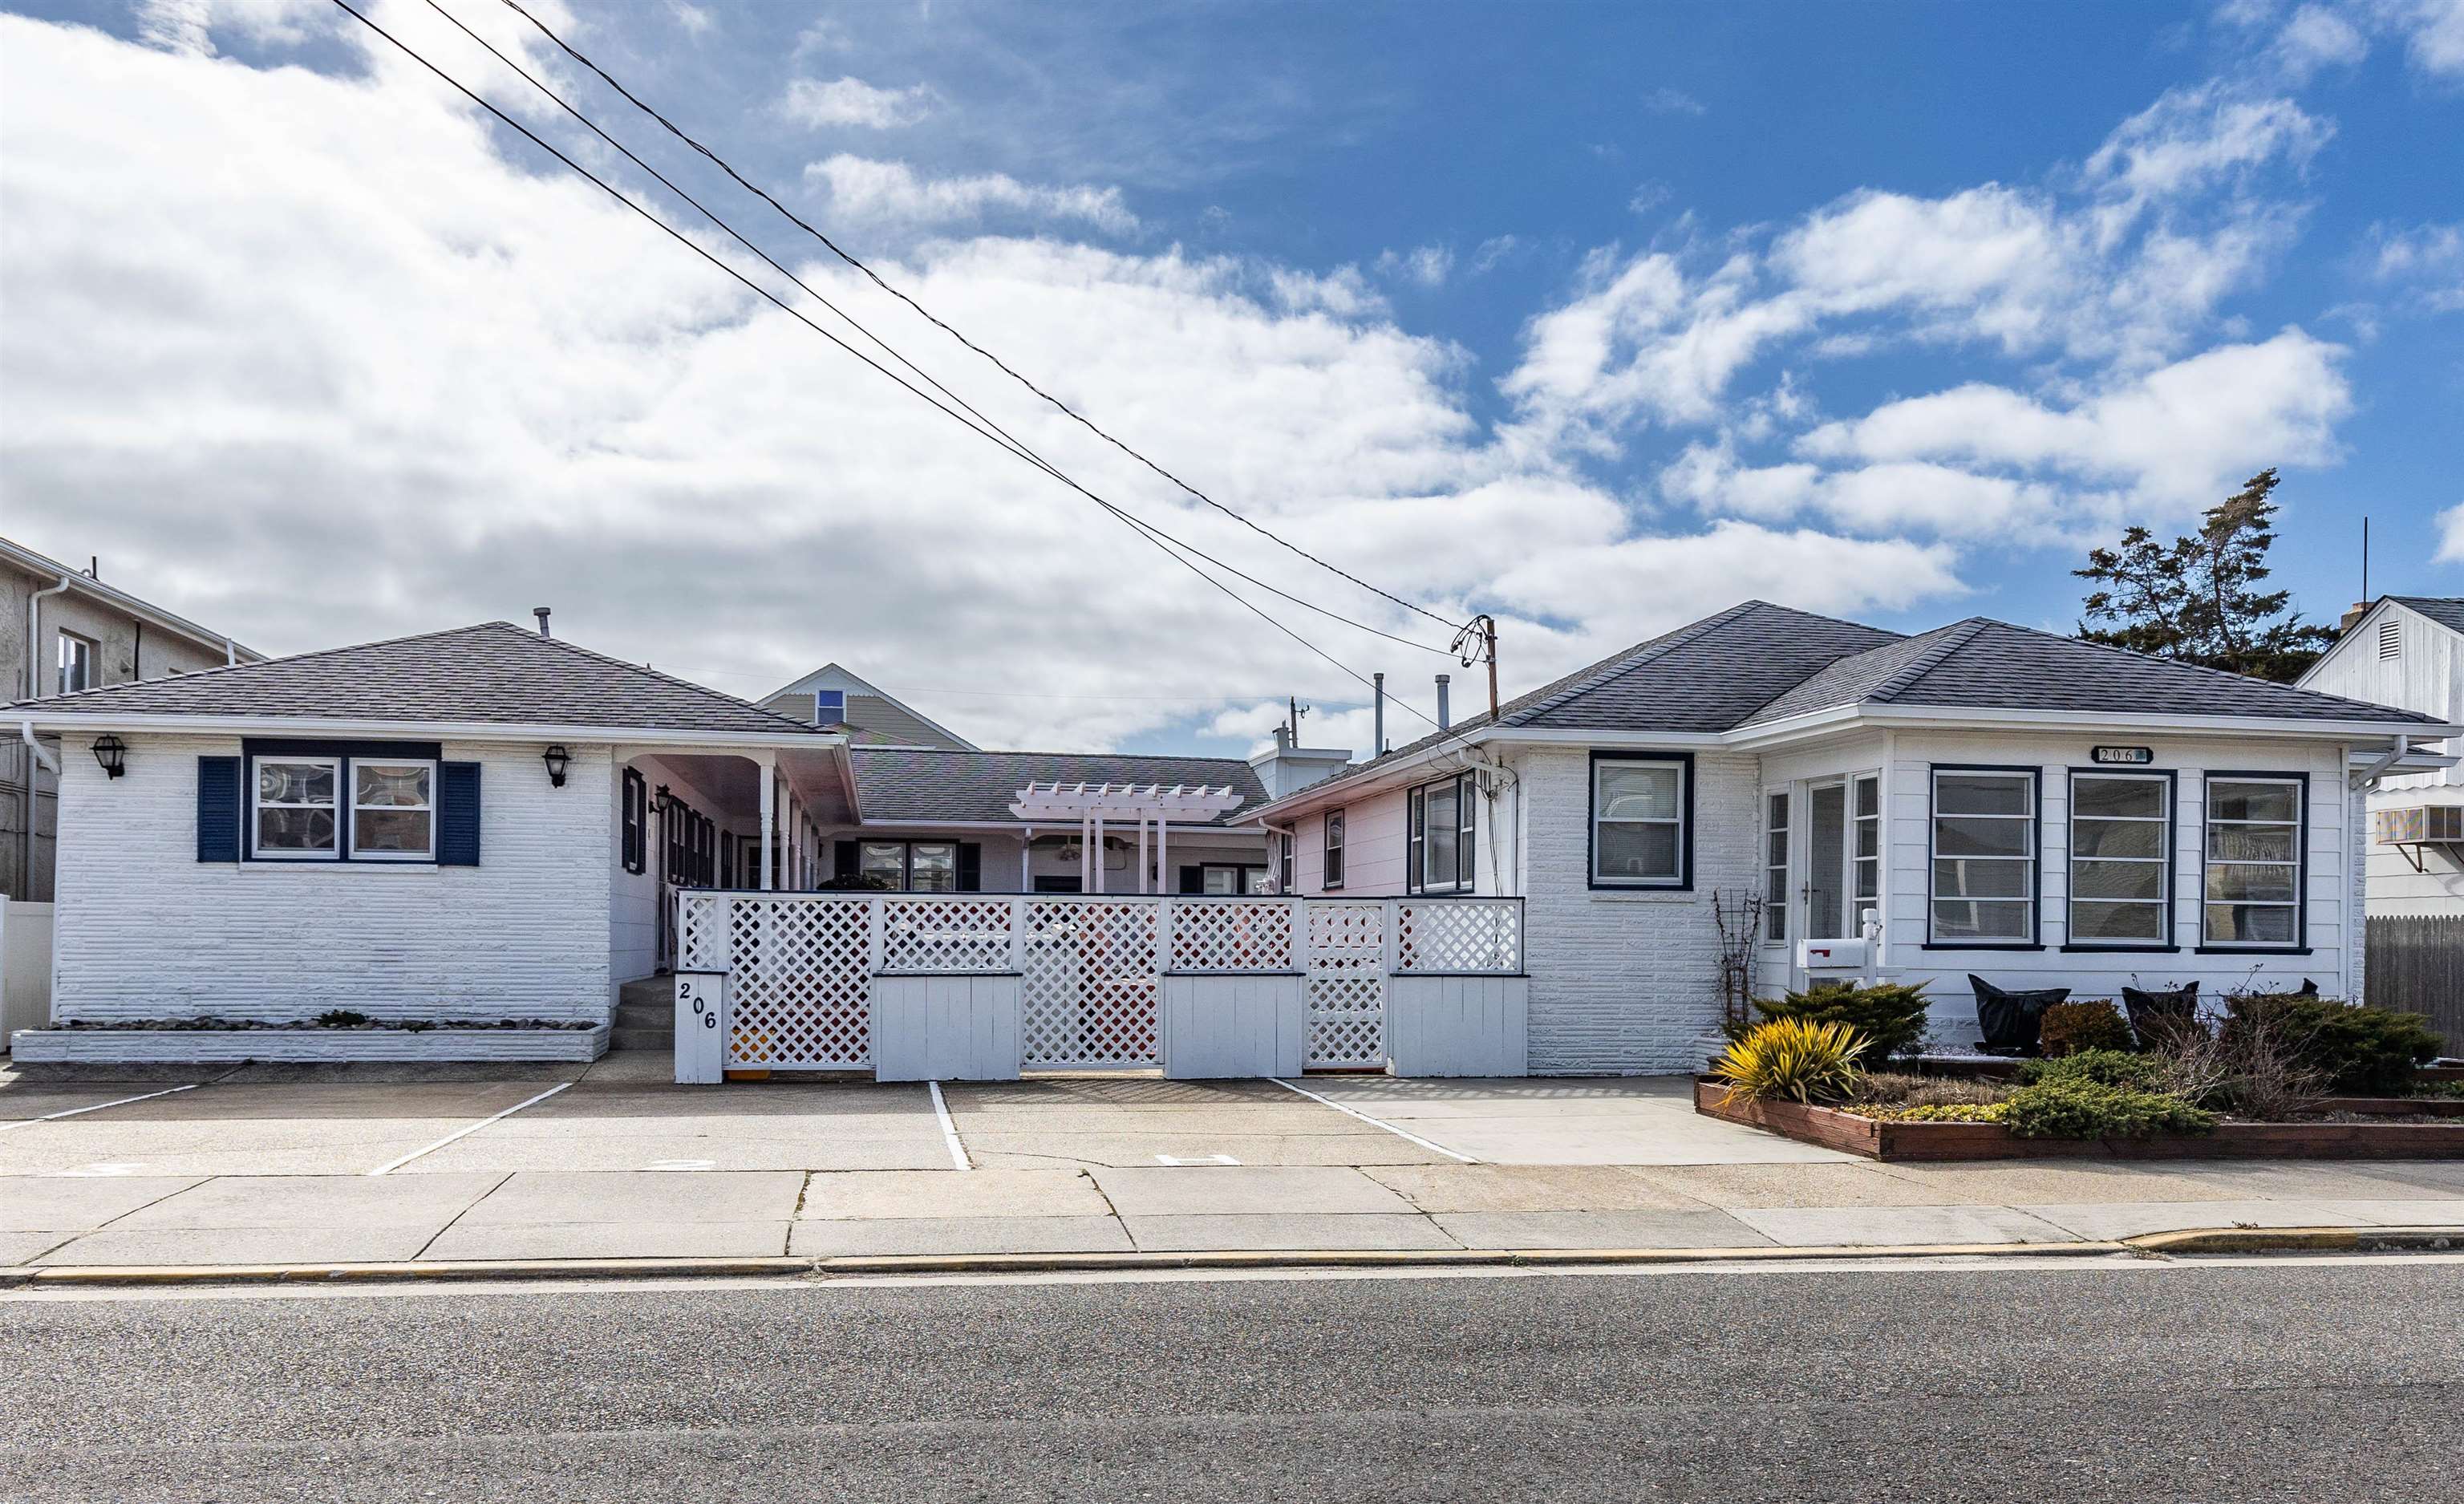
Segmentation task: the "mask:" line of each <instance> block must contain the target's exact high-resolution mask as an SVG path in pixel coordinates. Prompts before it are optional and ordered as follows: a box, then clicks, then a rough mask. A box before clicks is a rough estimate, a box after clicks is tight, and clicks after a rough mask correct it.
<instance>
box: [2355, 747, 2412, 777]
mask: <svg viewBox="0 0 2464 1504" xmlns="http://www.w3.org/2000/svg"><path fill="white" fill-rule="evenodd" d="M2411 750H2412V739H2411V738H2410V737H2398V738H2396V739H2395V745H2394V746H2391V747H2389V748H2387V755H2386V756H2384V757H2382V758H2380V759H2379V760H2378V761H2377V762H2375V763H2371V764H2370V765H2369V766H2367V767H2365V768H2364V769H2362V770H2361V771H2360V772H2358V773H2355V774H2352V775H2351V776H2350V777H2349V778H2348V779H2347V780H2346V782H2347V783H2348V784H2349V785H2351V786H2352V787H2354V788H2368V787H2370V786H2372V785H2375V784H2376V783H2378V781H2379V780H2380V779H2382V778H2384V777H2386V776H2387V769H2388V768H2391V767H2393V766H2395V765H2396V764H2397V763H2400V762H2402V761H2404V755H2405V754H2406V753H2407V752H2409V751H2411Z"/></svg>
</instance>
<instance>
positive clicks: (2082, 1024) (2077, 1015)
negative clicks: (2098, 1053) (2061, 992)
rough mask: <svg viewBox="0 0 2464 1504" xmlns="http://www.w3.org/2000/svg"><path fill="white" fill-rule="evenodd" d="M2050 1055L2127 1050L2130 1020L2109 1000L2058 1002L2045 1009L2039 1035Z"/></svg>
mask: <svg viewBox="0 0 2464 1504" xmlns="http://www.w3.org/2000/svg"><path fill="white" fill-rule="evenodd" d="M2037 1037H2038V1038H2039V1039H2040V1040H2041V1041H2042V1048H2043V1050H2044V1052H2045V1053H2046V1054H2048V1055H2075V1054H2078V1053H2079V1051H2082V1050H2127V1049H2129V1048H2130V1046H2131V1042H2132V1041H2131V1036H2130V1023H2129V1021H2128V1020H2127V1019H2124V1018H2123V1016H2122V1010H2121V1009H2120V1008H2117V1007H2115V1006H2113V1005H2112V1004H2110V1003H2057V1004H2055V1005H2054V1006H2051V1007H2049V1008H2047V1009H2045V1016H2044V1021H2043V1023H2042V1024H2041V1025H2040V1026H2039V1032H2038V1036H2037Z"/></svg>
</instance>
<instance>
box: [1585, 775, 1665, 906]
mask: <svg viewBox="0 0 2464 1504" xmlns="http://www.w3.org/2000/svg"><path fill="white" fill-rule="evenodd" d="M1686 771H1687V769H1686V764H1685V763H1683V762H1681V761H1679V760H1677V759H1674V758H1624V757H1618V758H1610V757H1594V758H1593V759H1592V886H1593V887H1595V888H1680V887H1683V886H1684V885H1685V877H1686V873H1685V867H1686V863H1685V807H1686V789H1685V774H1686Z"/></svg>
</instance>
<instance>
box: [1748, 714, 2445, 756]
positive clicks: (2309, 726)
mask: <svg viewBox="0 0 2464 1504" xmlns="http://www.w3.org/2000/svg"><path fill="white" fill-rule="evenodd" d="M1946 725H1947V726H1956V727H1961V728H1966V727H1974V728H1976V729H1978V730H1983V731H1993V730H2003V729H2018V730H2046V729H2054V730H2092V731H2104V732H2111V733H2113V734H2115V735H2121V734H2123V733H2131V734H2145V735H2150V736H2195V735H2199V734H2201V733H2205V732H2211V731H2221V732H2229V733H2232V734H2234V735H2239V736H2260V737H2303V738H2311V737H2336V736H2346V737H2350V736H2363V737H2388V736H2414V737H2451V736H2458V735H2464V726H2459V725H2437V724H2432V723H2429V722H2424V721H2415V720H2395V721H2390V720H2365V719H2358V718H2356V719H2350V720H2343V719H2336V720H2329V719H2303V718H2297V717H2289V716H2166V717H2163V718H2160V719H2149V718H2134V717H2131V716H2126V715H2122V716H2117V715H2114V714H2112V713H2111V712H2107V711H2093V710H2007V709H2004V710H1996V709H1988V708H1983V707H1978V706H1968V705H1890V706H1872V707H1867V706H1858V705H1843V706H1838V707H1837V708H1834V709H1831V710H1824V711H1815V712H1813V713H1811V714H1808V715H1804V716H1794V717H1791V718H1790V719H1786V720H1775V721H1771V722H1770V723H1768V724H1766V725H1760V726H1752V727H1748V728H1744V729H1742V730H1739V731H1733V732H1728V733H1726V734H1725V735H1723V736H1722V737H1721V738H1719V739H1718V740H1720V741H1722V742H1723V743H1724V744H1725V745H1727V746H1732V747H1738V748H1754V747H1761V746H1765V745H1769V744H1770V743H1771V742H1774V741H1791V740H1794V739H1796V738H1799V737H1806V736H1813V735H1817V734H1821V733H1825V732H1830V731H1840V730H1848V729H1851V728H1860V727H1873V728H1877V729H1879V728H1882V727H1889V726H1899V727H1905V728H1908V729H1939V728H1941V727H1943V726H1946Z"/></svg>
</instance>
